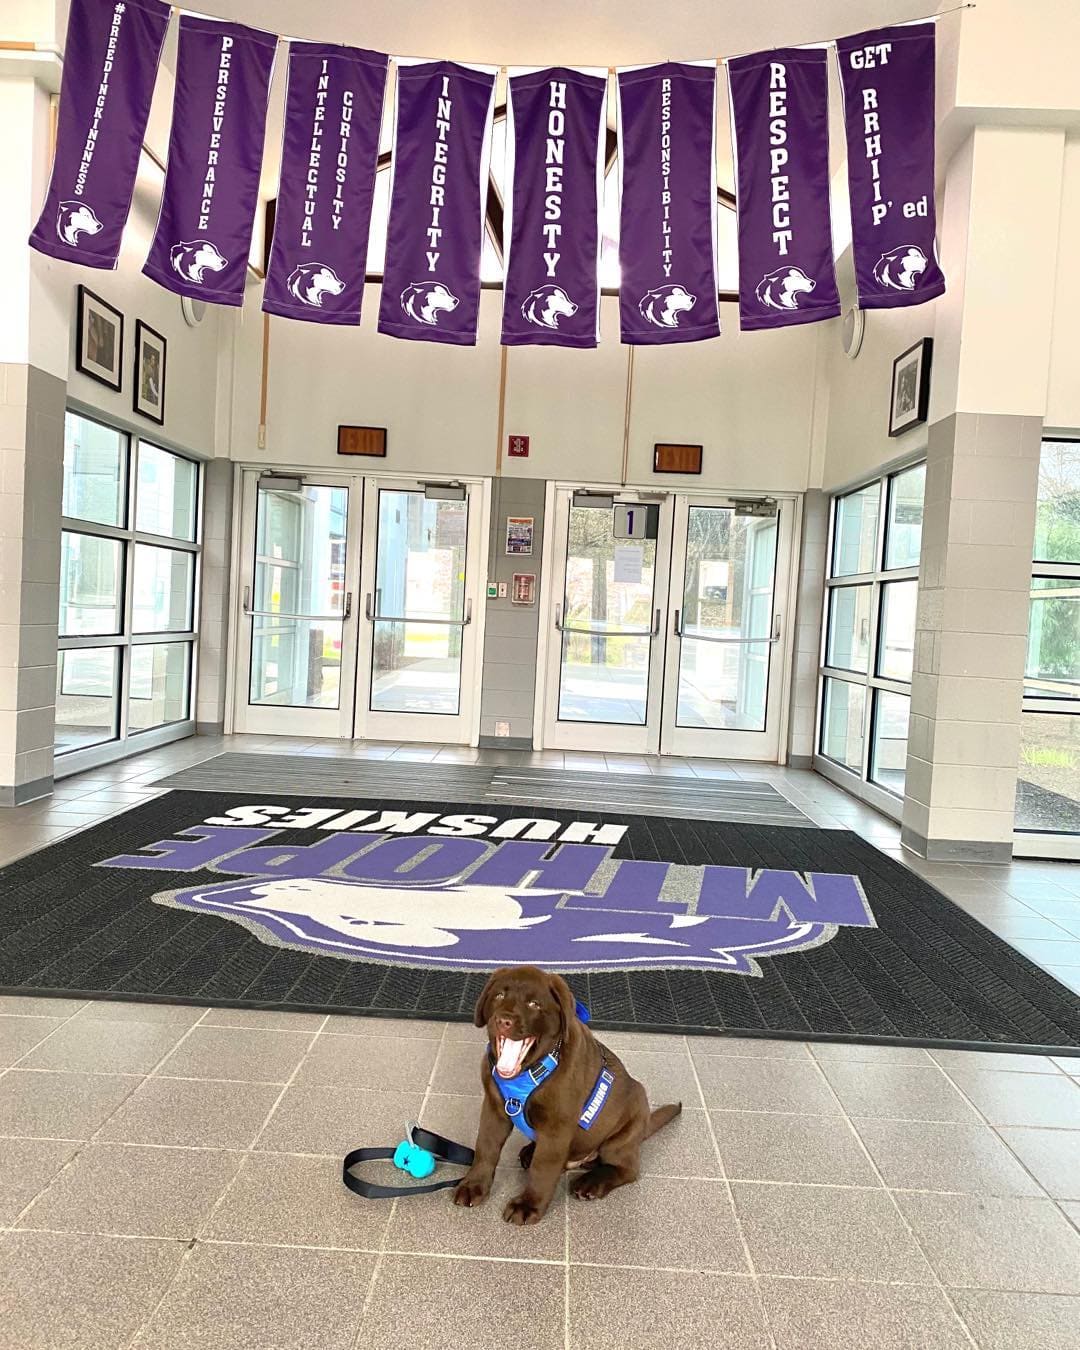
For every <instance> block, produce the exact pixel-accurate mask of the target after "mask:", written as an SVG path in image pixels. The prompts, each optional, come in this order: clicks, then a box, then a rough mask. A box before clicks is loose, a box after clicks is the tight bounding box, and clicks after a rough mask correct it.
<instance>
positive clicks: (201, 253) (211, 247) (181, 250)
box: [169, 239, 229, 286]
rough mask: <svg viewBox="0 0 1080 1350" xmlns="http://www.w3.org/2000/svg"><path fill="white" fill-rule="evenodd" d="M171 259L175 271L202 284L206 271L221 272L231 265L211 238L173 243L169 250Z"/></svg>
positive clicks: (188, 279) (187, 279)
mask: <svg viewBox="0 0 1080 1350" xmlns="http://www.w3.org/2000/svg"><path fill="white" fill-rule="evenodd" d="M169 260H170V262H171V263H172V265H173V271H174V272H176V273H178V275H180V276H182V277H183V278H184V279H185V280H186V281H194V282H196V283H197V284H198V285H200V286H201V285H202V283H203V281H204V280H205V277H204V276H203V273H204V272H220V271H221V270H222V268H225V267H228V265H229V260H228V258H224V257H222V255H221V252H220V250H219V249H218V246H217V245H216V244H214V243H211V241H210V240H209V239H196V240H195V241H194V243H190V244H173V246H172V248H171V249H170V250H169Z"/></svg>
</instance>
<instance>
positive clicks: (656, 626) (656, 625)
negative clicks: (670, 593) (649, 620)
mask: <svg viewBox="0 0 1080 1350" xmlns="http://www.w3.org/2000/svg"><path fill="white" fill-rule="evenodd" d="M652 636H653V637H659V636H660V611H659V609H656V610H654V611H653V626H652Z"/></svg>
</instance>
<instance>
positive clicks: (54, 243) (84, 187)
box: [30, 0, 169, 268]
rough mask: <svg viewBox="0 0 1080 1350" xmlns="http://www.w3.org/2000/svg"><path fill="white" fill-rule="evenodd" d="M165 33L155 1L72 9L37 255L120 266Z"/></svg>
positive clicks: (35, 237) (75, 4)
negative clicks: (122, 238) (49, 176)
mask: <svg viewBox="0 0 1080 1350" xmlns="http://www.w3.org/2000/svg"><path fill="white" fill-rule="evenodd" d="M168 25H169V6H168V5H163V4H159V3H158V0H72V5H71V13H70V15H69V17H68V29H67V42H66V44H65V48H64V51H65V59H64V76H63V81H62V82H61V85H60V117H59V122H58V124H57V128H56V155H55V157H54V159H53V168H52V178H51V180H50V182H49V191H48V192H47V194H46V196H45V205H44V207H43V208H42V211H41V217H40V219H39V220H38V223H37V224H36V225H35V226H34V230H33V233H32V234H31V235H30V244H31V247H33V248H36V249H37V250H38V251H39V252H40V253H47V254H49V255H50V257H53V258H60V259H62V260H63V261H64V262H73V263H79V264H80V265H81V266H83V267H108V268H114V267H115V266H116V260H117V258H118V257H119V254H120V240H121V236H122V235H123V232H124V225H125V224H126V222H127V218H128V212H129V211H130V209H131V196H132V193H133V192H134V190H135V176H136V174H137V173H138V170H139V152H140V150H141V149H142V141H143V134H144V132H145V131H146V120H147V118H148V117H149V116H150V100H151V99H152V97H153V94H154V81H155V79H156V78H157V68H158V60H159V58H160V56H161V47H162V43H163V42H164V41H165V30H166V28H167V27H168Z"/></svg>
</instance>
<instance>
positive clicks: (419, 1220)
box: [360, 1148, 607, 1261]
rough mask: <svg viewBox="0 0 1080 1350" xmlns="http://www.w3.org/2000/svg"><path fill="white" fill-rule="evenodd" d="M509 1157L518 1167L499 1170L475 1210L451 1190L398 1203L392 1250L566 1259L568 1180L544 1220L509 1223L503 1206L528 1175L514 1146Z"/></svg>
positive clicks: (391, 1232)
mask: <svg viewBox="0 0 1080 1350" xmlns="http://www.w3.org/2000/svg"><path fill="white" fill-rule="evenodd" d="M504 1156H505V1158H506V1160H507V1162H508V1163H511V1164H512V1165H511V1166H507V1167H500V1168H499V1170H498V1172H497V1173H496V1177H495V1184H494V1186H493V1187H492V1192H491V1195H490V1196H489V1197H488V1199H487V1201H486V1202H485V1203H484V1204H483V1205H479V1206H477V1208H475V1209H459V1208H458V1207H457V1206H456V1205H455V1204H454V1203H453V1201H452V1200H451V1198H450V1197H451V1192H450V1191H448V1190H447V1191H438V1192H437V1193H436V1194H435V1195H418V1196H415V1197H412V1198H410V1199H408V1200H405V1201H402V1202H401V1203H400V1204H397V1205H395V1206H394V1214H393V1217H392V1218H391V1220H390V1228H389V1231H388V1233H387V1239H386V1241H387V1247H388V1249H389V1250H391V1251H400V1252H422V1253H427V1254H429V1255H437V1254H443V1255H451V1256H491V1257H510V1258H512V1259H515V1260H522V1261H529V1260H547V1261H562V1260H563V1259H564V1256H565V1250H566V1221H565V1217H564V1213H563V1207H564V1205H565V1204H566V1180H565V1179H564V1180H563V1181H560V1183H559V1187H558V1190H557V1191H556V1192H555V1198H554V1199H553V1200H552V1202H551V1207H550V1209H549V1210H548V1212H547V1214H546V1215H545V1216H544V1218H543V1219H541V1220H540V1222H539V1224H536V1225H535V1226H531V1227H528V1228H519V1227H517V1226H516V1225H514V1224H508V1223H507V1222H506V1221H505V1220H504V1219H503V1216H502V1212H503V1208H504V1206H505V1205H506V1203H507V1201H509V1200H512V1199H513V1198H514V1196H516V1195H518V1194H520V1192H521V1191H522V1190H523V1188H524V1186H525V1173H524V1172H523V1171H522V1170H521V1169H520V1167H518V1166H517V1164H516V1162H515V1161H514V1160H513V1157H512V1155H511V1153H510V1150H509V1148H507V1150H506V1153H505V1154H504ZM572 1175H573V1174H571V1179H572ZM406 1180H407V1178H405V1177H403V1178H402V1181H406ZM360 1203H361V1204H363V1203H364V1202H363V1201H361V1202H360ZM603 1203H604V1204H607V1201H606V1200H605V1201H604V1202H603Z"/></svg>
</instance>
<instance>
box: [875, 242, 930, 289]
mask: <svg viewBox="0 0 1080 1350" xmlns="http://www.w3.org/2000/svg"><path fill="white" fill-rule="evenodd" d="M926 268H927V260H926V254H925V253H924V252H923V251H922V249H921V248H918V247H917V246H916V245H915V244H901V246H900V247H899V248H891V249H889V251H888V253H883V254H882V255H881V257H880V258H879V259H878V260H877V262H876V263H875V264H874V280H875V281H876V282H877V283H878V285H879V286H884V287H885V289H886V290H892V291H913V290H914V289H915V287H916V286H917V285H918V281H919V278H920V277H921V276H922V274H923V273H924V272H925V271H926Z"/></svg>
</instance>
